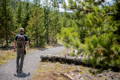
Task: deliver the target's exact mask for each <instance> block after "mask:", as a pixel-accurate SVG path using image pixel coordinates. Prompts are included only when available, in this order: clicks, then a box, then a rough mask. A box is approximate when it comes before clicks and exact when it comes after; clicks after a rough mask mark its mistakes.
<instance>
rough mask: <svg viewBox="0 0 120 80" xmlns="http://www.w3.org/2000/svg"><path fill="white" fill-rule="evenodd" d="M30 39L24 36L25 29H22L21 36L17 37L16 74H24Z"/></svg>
mask: <svg viewBox="0 0 120 80" xmlns="http://www.w3.org/2000/svg"><path fill="white" fill-rule="evenodd" d="M27 42H28V37H27V36H26V35H25V34H24V28H20V30H19V34H18V35H17V36H16V37H15V46H14V48H15V50H16V51H17V59H16V72H17V73H22V68H23V62H24V56H25V54H26V50H25V47H26V44H27Z"/></svg>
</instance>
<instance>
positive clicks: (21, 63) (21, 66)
mask: <svg viewBox="0 0 120 80" xmlns="http://www.w3.org/2000/svg"><path fill="white" fill-rule="evenodd" d="M24 56H25V55H24V54H23V55H21V62H20V72H22V68H23V63H24Z"/></svg>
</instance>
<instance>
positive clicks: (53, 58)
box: [40, 55, 120, 72]
mask: <svg viewBox="0 0 120 80" xmlns="http://www.w3.org/2000/svg"><path fill="white" fill-rule="evenodd" d="M40 58H41V61H42V62H46V61H50V62H60V63H65V64H75V65H83V66H87V67H94V68H97V69H104V70H106V69H112V70H113V71H117V72H119V71H120V67H116V66H102V65H95V64H91V62H90V61H89V60H86V61H84V60H83V59H81V58H76V57H70V56H67V57H66V56H50V55H47V56H43V55H42V56H40Z"/></svg>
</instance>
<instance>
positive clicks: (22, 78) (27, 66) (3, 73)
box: [0, 46, 65, 80]
mask: <svg viewBox="0 0 120 80" xmlns="http://www.w3.org/2000/svg"><path fill="white" fill-rule="evenodd" d="M64 50H65V48H64V47H63V46H59V47H55V48H49V49H44V50H36V51H35V52H33V53H31V54H27V55H26V56H25V61H24V67H23V73H22V74H19V75H17V74H16V60H15V59H14V60H10V61H9V62H8V63H7V64H4V65H1V66H0V80H31V79H32V76H33V74H34V73H35V71H36V70H37V69H38V65H39V63H40V55H59V54H60V53H62V52H63V51H64Z"/></svg>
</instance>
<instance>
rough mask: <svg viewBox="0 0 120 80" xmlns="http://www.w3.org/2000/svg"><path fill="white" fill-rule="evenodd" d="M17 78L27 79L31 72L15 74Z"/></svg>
mask: <svg viewBox="0 0 120 80" xmlns="http://www.w3.org/2000/svg"><path fill="white" fill-rule="evenodd" d="M14 76H15V77H18V78H26V77H28V76H30V72H28V73H24V72H23V73H18V74H14Z"/></svg>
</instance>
